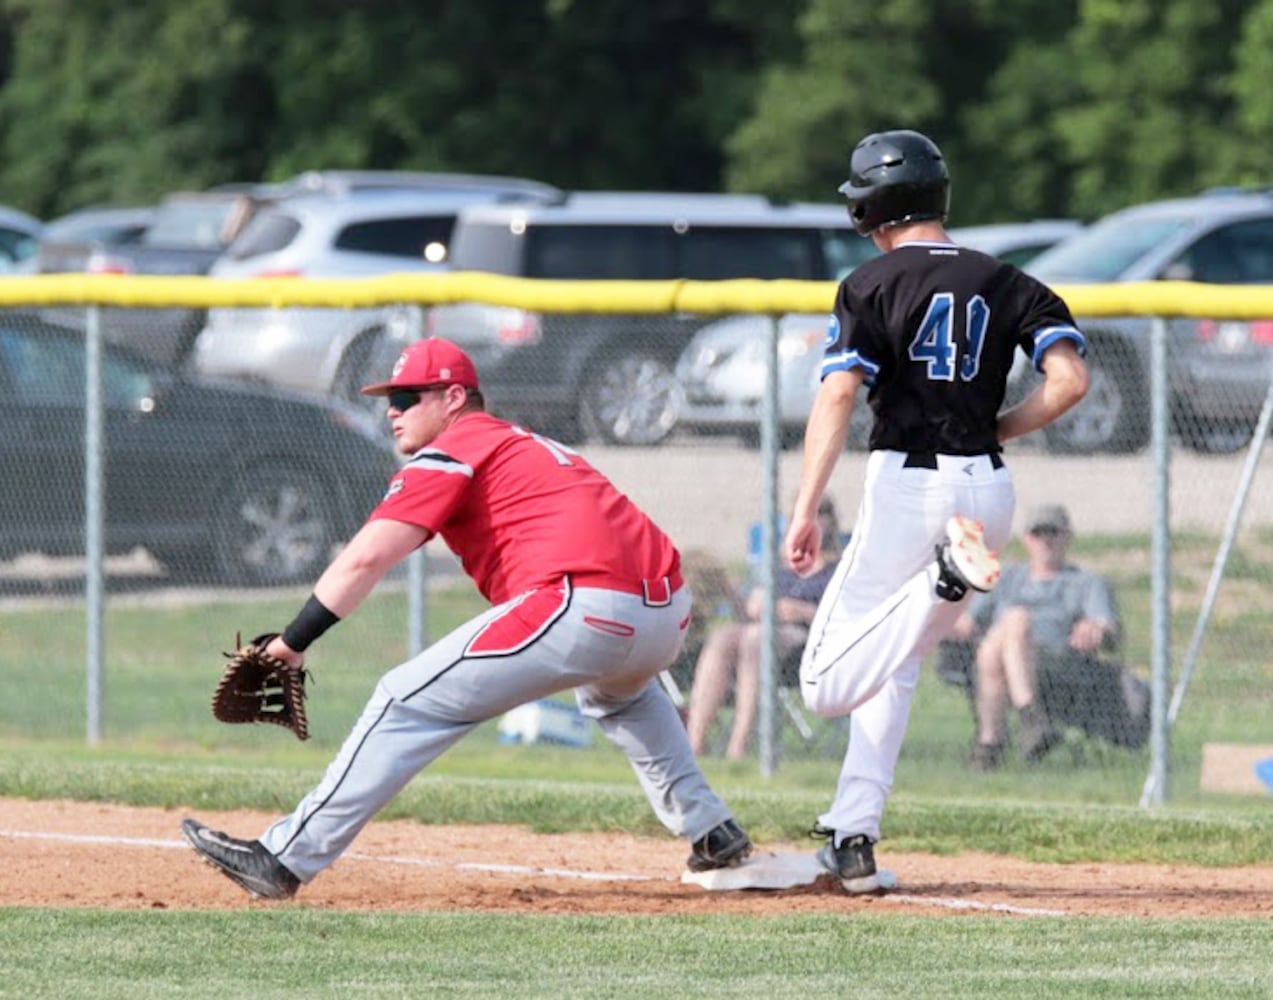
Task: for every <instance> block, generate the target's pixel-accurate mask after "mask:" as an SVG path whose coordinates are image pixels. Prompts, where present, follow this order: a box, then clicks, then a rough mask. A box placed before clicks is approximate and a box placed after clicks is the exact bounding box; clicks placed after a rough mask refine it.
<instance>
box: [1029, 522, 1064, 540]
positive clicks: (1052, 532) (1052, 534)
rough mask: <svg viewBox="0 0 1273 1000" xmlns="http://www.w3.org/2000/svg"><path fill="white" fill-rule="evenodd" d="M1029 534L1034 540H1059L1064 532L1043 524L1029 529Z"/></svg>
mask: <svg viewBox="0 0 1273 1000" xmlns="http://www.w3.org/2000/svg"><path fill="white" fill-rule="evenodd" d="M1030 534H1032V535H1033V536H1034V537H1035V538H1059V537H1060V536H1061V535H1064V534H1065V532H1064V531H1063V530H1062V529H1061V528H1054V527H1052V526H1051V525H1049V524H1044V525H1041V526H1039V527H1037V528H1031V529H1030Z"/></svg>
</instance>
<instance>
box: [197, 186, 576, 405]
mask: <svg viewBox="0 0 1273 1000" xmlns="http://www.w3.org/2000/svg"><path fill="white" fill-rule="evenodd" d="M340 176H341V178H344V177H345V176H347V175H340ZM353 176H354V178H355V180H354V181H353V182H349V183H347V182H345V181H344V180H339V181H338V182H335V183H323V181H322V178H323V177H330V175H323V174H316V175H313V177H314V180H312V181H311V182H310V185H311V188H312V190H310V191H308V192H307V193H301V194H293V195H291V196H290V197H287V198H284V199H280V200H279V201H278V202H277V203H276V204H275V205H273V206H271V207H269V208H268V209H265V210H263V211H261V212H259V213H258V214H257V215H256V216H255V217H254V218H253V219H252V221H251V222H250V223H248V225H247V227H246V228H245V229H244V231H243V232H242V234H240V236H239V237H238V238H237V239H236V240H235V241H234V243H232V244H231V245H230V247H229V248H228V250H227V251H226V252H225V253H224V254H223V255H222V256H221V258H220V259H219V260H218V261H217V262H216V264H215V265H213V268H212V271H211V276H212V277H224V278H247V277H274V278H278V277H295V278H333V277H360V276H372V275H379V274H387V273H393V272H428V271H441V270H444V269H446V268H447V267H448V265H449V262H450V244H451V231H452V229H453V227H454V225H455V220H456V216H457V214H458V213H459V212H460V210H461V209H462V208H465V207H467V206H471V205H478V204H488V203H494V202H500V201H504V200H510V199H511V200H516V201H521V200H524V199H530V200H548V199H554V198H558V197H560V195H561V193H560V192H559V191H557V189H556V188H552V187H550V186H549V185H545V184H539V183H538V182H532V181H525V182H522V181H520V180H519V179H516V178H490V179H483V178H481V177H480V175H479V176H477V177H474V178H468V179H467V183H458V182H453V183H450V184H447V185H445V186H442V187H439V188H437V189H433V188H430V187H429V186H428V184H427V182H426V181H423V180H421V181H418V182H416V183H415V184H413V185H409V186H401V187H394V186H392V181H393V179H394V178H393V176H392V175H386V174H384V173H378V172H373V173H371V174H365V173H361V174H356V175H353ZM419 176H420V175H407V177H409V178H410V177H419ZM424 176H425V177H426V178H427V176H428V175H424ZM437 176H439V177H441V178H454V177H456V176H457V175H437ZM459 176H461V177H462V178H467V175H459ZM368 178H370V179H368ZM402 183H403V184H404V185H407V182H406V181H403V182H402ZM439 183H440V184H441V183H442V182H441V181H439ZM421 329H422V316H421V310H420V309H419V308H418V307H415V306H389V307H384V308H376V309H352V310H347V309H291V308H281V309H241V308H235V309H212V310H209V314H208V321H207V324H206V326H205V327H204V328H203V330H202V331H201V332H200V334H199V337H198V338H197V340H196V342H195V346H194V350H193V353H192V358H193V360H192V365H193V368H194V370H195V371H197V372H199V373H201V374H206V375H222V376H228V377H236V378H249V379H253V380H259V381H266V382H272V383H276V384H280V385H284V386H290V387H292V388H295V389H301V390H308V391H313V392H322V393H326V392H331V393H334V394H335V395H337V396H338V397H340V398H343V399H345V400H347V401H350V402H354V403H357V404H358V405H360V406H367V405H375V406H376V407H377V409H379V408H382V403H381V401H379V400H376V401H373V402H372V403H371V404H369V403H368V400H367V397H365V396H362V395H361V394H360V393H359V392H358V388H359V387H360V386H362V385H365V384H367V383H368V382H371V381H375V380H377V379H379V378H383V376H384V374H385V372H387V371H388V370H389V367H390V366H391V365H392V364H393V361H394V359H395V358H396V357H397V356H398V354H399V352H400V351H401V350H402V348H403V346H405V345H406V344H407V343H410V342H411V341H412V340H414V339H416V338H417V337H419V336H420V334H421Z"/></svg>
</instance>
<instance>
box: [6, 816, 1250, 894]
mask: <svg viewBox="0 0 1273 1000" xmlns="http://www.w3.org/2000/svg"><path fill="white" fill-rule="evenodd" d="M187 815H195V816H197V818H199V819H200V820H202V821H203V822H205V823H208V824H210V825H212V826H213V827H215V828H217V829H221V830H225V831H226V832H228V833H231V834H234V835H236V836H242V837H253V836H257V835H259V834H260V833H261V831H262V830H263V829H264V828H265V827H266V825H267V824H268V823H269V822H271V821H272V820H273V819H274V818H275V817H274V816H268V815H265V814H262V813H253V812H232V813H212V812H201V811H192V810H177V809H174V810H165V809H138V808H131V807H124V806H115V805H108V804H103V803H84V802H68V801H54V802H46V801H26V800H19V799H0V861H2V862H3V863H0V906H44V907H103V908H121V909H151V908H153V909H167V908H173V909H225V908H231V909H233V908H241V907H249V906H251V907H260V906H304V907H311V908H315V909H331V910H363V911H404V912H423V911H429V910H462V909H482V910H505V911H511V912H525V913H581V914H582V913H607V914H609V913H614V914H709V913H718V914H751V915H763V914H775V915H776V914H786V913H822V912H825V913H844V914H852V913H855V912H864V911H868V910H870V911H874V912H883V911H885V910H888V911H896V912H919V913H932V914H937V913H947V914H952V915H954V914H964V913H974V914H977V913H981V914H984V913H986V912H987V911H989V912H993V913H1000V914H1003V915H1004V917H1005V918H1012V917H1013V916H1017V917H1020V916H1028V915H1031V914H1058V915H1059V914H1071V915H1076V916H1077V915H1089V916H1092V915H1105V916H1143V917H1159V918H1165V917H1175V916H1187V917H1209V916H1216V917H1225V918H1233V917H1244V916H1245V917H1268V916H1271V915H1273V866H1263V865H1261V866H1248V867H1243V868H1202V867H1194V866H1182V865H1140V864H1137V865H1128V864H1104V863H1100V864H1093V863H1084V864H1036V863H1031V862H1026V861H1019V860H1015V859H1011V858H1002V857H997V856H992V855H986V854H976V853H968V854H962V855H958V856H955V857H937V856H934V855H928V854H901V853H896V852H893V851H890V850H888V842H887V840H885V841H884V842H882V843H881V845H880V848H879V849H878V851H877V854H878V859H879V861H880V864H881V866H882V867H887V868H890V869H892V870H893V871H895V872H896V873H897V875H898V877H899V879H900V882H901V884H900V886H899V889H898V891H897V892H896V893H892V894H889V895H886V896H879V897H875V896H871V897H851V896H848V895H846V894H845V893H844V892H843V891H842V890H841V889H840V888H839V886H838V884H837V883H836V882H835V881H834V880H832V879H830V878H826V879H820V880H819V881H818V882H816V883H814V884H813V885H811V886H806V887H803V888H799V889H787V890H779V891H768V890H747V891H739V892H707V891H704V890H703V889H700V888H698V887H697V886H693V885H684V884H682V883H681V882H680V874H681V871H682V866H683V864H684V861H685V856H686V853H687V848H686V846H685V844H683V843H682V842H680V841H677V840H674V839H672V838H671V837H668V838H657V839H656V838H648V837H633V836H628V835H624V834H575V833H572V834H553V835H544V834H536V833H530V832H528V831H526V830H524V829H521V828H518V827H508V826H426V825H423V824H420V823H415V822H412V821H402V820H397V821H392V822H382V823H372V824H370V825H368V827H367V828H366V829H365V830H364V831H363V833H362V835H361V836H360V837H359V838H358V840H357V841H356V842H355V843H354V845H353V847H352V848H351V850H350V852H349V853H348V854H347V855H346V856H345V857H344V858H342V859H341V860H340V861H339V862H337V863H336V864H335V865H334V866H333V867H332V868H331V869H329V870H328V871H327V872H324V873H323V874H322V875H321V876H319V877H318V878H317V879H315V880H314V881H313V882H312V883H311V884H310V885H308V886H306V887H305V888H303V889H302V890H301V892H300V894H299V895H298V896H297V897H296V900H295V901H293V902H290V903H266V902H259V901H255V900H252V899H250V898H249V897H248V896H247V895H246V894H245V893H244V892H243V891H242V890H240V889H239V888H238V887H237V886H235V885H233V884H232V883H231V882H230V881H228V880H227V879H226V878H225V877H224V876H222V875H219V874H218V873H216V872H214V871H213V870H212V869H210V868H208V867H207V866H206V865H204V864H203V863H202V862H201V861H200V860H199V859H198V857H197V856H196V855H195V854H194V852H193V851H191V850H190V849H189V848H188V847H187V846H186V845H185V843H184V841H182V840H181V836H180V834H179V832H178V827H179V825H180V822H181V820H182V819H183V818H184V817H185V816H187ZM759 849H761V850H795V851H807V850H809V843H808V842H804V843H798V844H790V843H788V844H761V845H759Z"/></svg>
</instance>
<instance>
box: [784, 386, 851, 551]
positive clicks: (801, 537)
mask: <svg viewBox="0 0 1273 1000" xmlns="http://www.w3.org/2000/svg"><path fill="white" fill-rule="evenodd" d="M865 377H866V374H865V372H863V371H862V369H860V368H854V369H851V370H850V371H847V372H831V373H830V374H828V375H827V377H826V378H825V379H823V380H822V385H821V387H820V388H819V389H818V394H817V396H815V397H814V400H813V410H812V412H811V413H810V414H809V423H808V426H807V427H806V429H805V435H804V464H803V466H802V469H801V473H800V489H799V491H798V492H797V494H796V503H795V508H794V509H793V510H792V513H791V527H790V528H789V529H788V531H787V540H786V554H787V561H788V562H789V563H790V564H791V568H792V569H794V570H795V571H796V572H797V573H799V574H800V575H801V576H806V575H808V573H809V572H810V571H811V570H812V569H813V566H814V564H815V562H816V561H817V557H818V552H819V551H820V549H821V546H822V529H821V528H820V527H819V525H818V504H819V503H820V502H821V500H822V494H823V493H824V492H825V491H826V488H827V482H828V480H830V478H831V472H832V470H833V469H834V468H835V463H836V460H837V459H838V458H839V457H840V454H841V452H843V451H844V443H845V441H846V439H847V438H848V434H849V421H850V420H851V419H852V417H853V401H854V400H855V399H856V398H857V392H858V388H859V387H860V386H861V385H862V381H863V379H864V378H865Z"/></svg>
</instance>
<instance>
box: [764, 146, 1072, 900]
mask: <svg viewBox="0 0 1273 1000" xmlns="http://www.w3.org/2000/svg"><path fill="white" fill-rule="evenodd" d="M840 191H841V193H842V194H844V195H845V197H846V198H847V199H848V203H849V204H848V207H849V215H850V216H851V217H852V219H853V221H854V224H855V228H856V229H857V231H858V232H859V233H861V234H862V235H863V236H867V235H869V236H871V237H872V238H873V239H874V240H875V243H876V245H877V246H878V247H879V248H880V250H881V251H883V255H882V256H880V257H877V258H875V259H874V260H870V261H868V262H867V263H865V264H863V265H861V266H860V267H858V268H857V269H855V270H854V271H853V272H852V273H851V274H850V275H849V276H848V277H846V278H845V279H844V280H843V281H842V282H841V284H840V288H839V291H838V293H837V295H836V303H835V311H834V314H833V315H832V317H831V324H830V329H829V331H828V334H827V344H826V355H825V358H824V360H823V364H822V385H821V387H820V388H819V390H818V395H817V397H816V399H815V401H814V404H813V410H812V412H811V413H810V416H809V423H808V427H807V429H806V432H805V446H804V466H803V470H802V473H801V480H800V489H799V492H798V494H797V497H796V502H795V509H794V512H793V514H792V518H791V523H790V527H789V528H788V530H787V538H786V555H787V558H788V560H789V561H790V562H791V565H792V567H793V568H794V569H795V570H796V571H797V572H808V570H809V568H810V567H811V566H812V564H813V558H814V555H815V554H816V553H817V551H818V547H819V540H820V537H819V536H820V529H819V527H818V522H817V514H816V512H817V509H818V503H819V501H820V500H821V498H822V494H823V492H824V491H825V489H826V486H827V482H828V480H829V478H830V476H831V471H832V469H833V468H834V466H835V461H836V458H837V456H839V455H840V454H841V453H842V452H843V451H844V442H845V437H846V435H847V433H848V427H849V418H850V416H851V415H852V412H853V405H854V399H855V397H856V395H857V391H858V389H859V388H861V387H862V386H863V385H866V386H868V387H869V395H868V397H867V400H868V402H869V404H870V406H871V409H872V411H873V412H874V414H875V421H874V423H873V424H872V428H871V436H870V457H869V458H868V461H867V466H866V481H865V483H864V485H863V490H862V501H861V505H860V509H859V512H858V515H857V519H856V523H855V526H854V530H853V539H852V541H851V542H850V544H849V547H848V549H847V550H846V551H845V553H844V555H843V557H842V558H841V561H840V565H839V567H838V568H837V570H836V574H835V576H834V577H832V579H831V582H830V584H829V585H828V586H827V589H826V590H825V591H824V593H823V597H822V601H821V603H820V604H819V607H818V611H817V614H816V615H815V617H814V620H813V623H812V625H811V626H810V630H809V640H808V642H807V644H806V645H805V651H804V657H803V661H802V663H801V666H800V686H801V692H802V694H803V697H804V701H805V704H806V705H807V706H808V707H809V708H810V710H812V711H814V712H817V713H818V714H820V715H826V716H841V715H849V716H850V723H849V725H850V731H849V746H848V750H847V751H846V753H845V757H844V764H843V767H842V768H841V770H840V780H839V783H838V785H837V788H836V794H835V800H834V801H833V803H832V805H831V808H830V809H828V810H827V812H825V813H824V814H823V815H822V816H820V817H819V818H818V823H817V825H816V826H815V827H814V832H815V834H816V835H819V836H825V837H826V844H825V845H824V846H823V848H822V850H821V851H820V852H819V855H818V859H819V861H821V863H822V865H823V867H825V868H826V869H828V870H829V871H831V872H833V873H834V874H836V875H837V876H839V878H840V880H841V883H842V884H843V886H844V888H845V889H846V890H848V891H849V892H869V891H873V890H875V889H878V888H881V887H882V881H881V879H880V878H879V876H878V873H877V870H876V865H875V852H874V845H875V842H876V841H877V840H878V839H879V835H880V819H881V817H882V815H883V812H884V802H885V800H886V799H887V797H888V795H889V793H890V792H891V791H892V788H893V772H894V768H895V766H896V764H897V758H898V754H899V753H900V752H901V747H902V739H903V737H904V736H905V734H906V725H907V720H908V718H909V716H910V706H911V698H912V696H913V695H914V692H915V685H916V682H917V681H918V679H919V670H920V661H921V660H922V659H923V657H924V655H925V654H926V653H927V652H928V651H929V650H930V649H932V648H933V646H934V645H936V643H937V641H938V640H939V639H941V638H942V637H943V636H944V635H946V634H947V633H948V632H949V631H950V630H951V628H952V627H953V625H954V623H955V620H956V619H957V618H958V616H959V613H960V607H959V602H960V601H962V600H963V599H964V598H965V597H966V596H967V594H968V590H969V588H972V589H976V590H982V591H985V590H989V589H990V588H992V587H993V586H994V584H995V582H996V580H997V579H998V576H999V561H998V558H997V557H996V556H995V554H994V551H992V550H997V549H999V548H1000V547H1001V546H1002V545H1003V544H1004V543H1006V542H1007V541H1008V538H1009V534H1010V532H1011V528H1012V512H1013V506H1014V503H1015V494H1014V490H1013V485H1012V477H1011V475H1010V474H1009V471H1008V469H1007V468H1006V467H1005V465H1004V462H1003V460H1002V458H1001V457H1000V454H999V453H1000V451H1001V450H1002V442H1004V441H1007V440H1009V439H1011V438H1015V437H1019V436H1021V435H1023V434H1028V433H1029V432H1031V431H1033V430H1037V429H1038V428H1040V427H1042V426H1044V425H1045V424H1047V423H1049V422H1051V421H1052V420H1055V419H1056V418H1057V417H1058V416H1060V415H1061V414H1062V413H1064V412H1065V411H1066V410H1068V409H1069V408H1070V407H1072V406H1074V405H1075V404H1076V403H1077V402H1078V401H1079V400H1080V399H1082V397H1083V395H1084V394H1085V393H1086V391H1087V369H1086V366H1085V365H1084V363H1083V360H1082V354H1083V352H1084V351H1085V349H1086V345H1085V341H1084V338H1083V335H1082V334H1081V333H1080V332H1079V330H1078V329H1077V328H1076V327H1075V325H1074V320H1073V318H1072V317H1071V316H1070V312H1069V310H1068V309H1067V308H1066V306H1065V303H1063V302H1062V301H1061V300H1060V299H1059V298H1057V296H1056V295H1055V294H1054V293H1053V292H1052V291H1051V290H1050V289H1048V288H1046V287H1044V286H1043V285H1041V284H1040V283H1039V282H1037V281H1035V280H1034V279H1033V278H1031V277H1029V276H1028V275H1026V274H1023V273H1022V272H1021V271H1019V270H1018V269H1017V268H1015V267H1013V266H1011V265H1010V264H1005V263H1003V262H1001V261H998V260H996V259H995V258H993V257H989V256H987V255H985V254H981V253H977V252H976V251H973V250H966V249H963V248H961V247H957V246H956V245H955V244H954V243H953V242H952V241H951V239H950V237H949V236H948V235H947V234H946V230H945V228H944V226H943V223H944V221H945V219H946V213H947V209H948V206H949V200H950V178H949V175H948V173H947V170H946V164H945V161H944V160H943V158H942V155H941V152H940V150H938V148H937V146H936V145H935V144H934V143H933V142H932V141H931V140H930V139H929V138H928V137H927V136H924V135H921V134H919V133H918V132H911V131H905V130H898V131H891V132H881V133H877V134H874V135H869V136H867V137H866V138H864V139H863V140H862V141H861V142H859V143H858V145H857V146H856V148H855V149H854V150H853V154H852V157H851V159H850V163H849V180H848V181H847V182H846V183H845V184H844V185H843V186H842V187H841V188H840ZM1017 350H1022V351H1025V352H1026V354H1027V355H1028V356H1029V357H1030V359H1031V360H1032V361H1033V363H1034V365H1035V366H1036V368H1038V370H1039V371H1041V372H1042V373H1043V383H1042V385H1040V386H1039V387H1038V389H1037V390H1036V391H1035V392H1034V393H1033V394H1031V395H1030V396H1029V397H1027V398H1026V399H1025V400H1024V401H1022V402H1021V403H1020V404H1019V405H1017V406H1015V407H1012V408H1011V409H1008V410H1005V411H1003V412H1002V413H1001V412H1000V407H1001V406H1002V404H1003V398H1004V391H1005V387H1006V382H1007V377H1008V371H1009V369H1010V368H1011V366H1012V361H1013V356H1014V354H1015V353H1016V351H1017Z"/></svg>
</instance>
